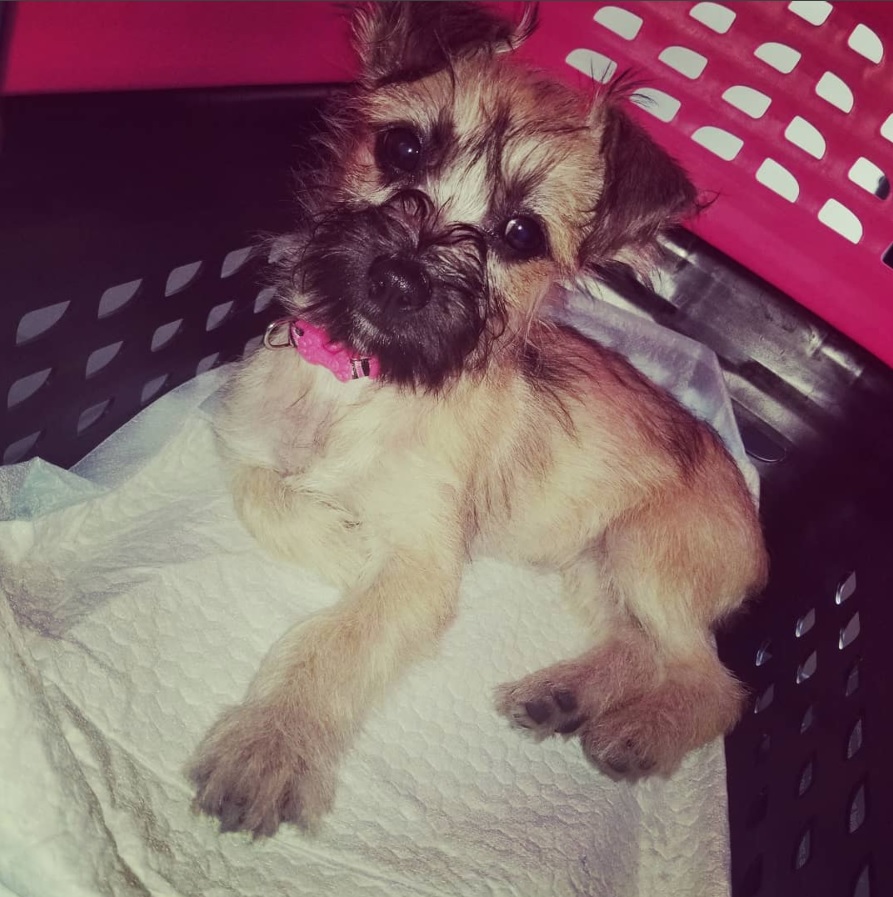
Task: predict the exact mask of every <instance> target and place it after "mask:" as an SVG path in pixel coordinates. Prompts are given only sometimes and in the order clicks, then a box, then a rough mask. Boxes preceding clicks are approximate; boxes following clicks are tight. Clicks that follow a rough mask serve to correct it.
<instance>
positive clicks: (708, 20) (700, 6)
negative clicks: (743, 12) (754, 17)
mask: <svg viewBox="0 0 893 897" xmlns="http://www.w3.org/2000/svg"><path fill="white" fill-rule="evenodd" d="M688 14H689V15H690V16H691V17H692V18H693V19H697V20H698V21H699V22H700V23H701V24H702V25H706V26H707V27H708V28H710V29H711V30H712V31H715V32H716V33H717V34H725V33H726V32H727V31H728V30H729V28H731V27H732V23H733V22H734V21H735V13H733V12H732V10H730V9H729V8H728V7H726V6H720V4H719V3H696V4H695V5H694V6H693V7H692V8H691V9H690V10H689V11H688Z"/></svg>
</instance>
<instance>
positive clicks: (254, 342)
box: [243, 336, 264, 355]
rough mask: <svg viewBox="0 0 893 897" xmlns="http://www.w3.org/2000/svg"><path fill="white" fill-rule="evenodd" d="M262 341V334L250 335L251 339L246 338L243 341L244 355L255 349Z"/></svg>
mask: <svg viewBox="0 0 893 897" xmlns="http://www.w3.org/2000/svg"><path fill="white" fill-rule="evenodd" d="M263 341H264V338H263V337H262V336H252V337H251V339H250V340H248V342H247V343H245V348H244V350H243V354H244V355H248V354H250V353H251V352H253V351H254V350H255V349H257V348H258V347H259V346H260V344H261V343H262V342H263Z"/></svg>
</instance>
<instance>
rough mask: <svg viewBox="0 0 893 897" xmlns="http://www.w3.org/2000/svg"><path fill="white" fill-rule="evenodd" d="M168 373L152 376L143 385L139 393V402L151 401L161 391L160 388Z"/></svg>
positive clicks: (165, 381)
mask: <svg viewBox="0 0 893 897" xmlns="http://www.w3.org/2000/svg"><path fill="white" fill-rule="evenodd" d="M168 376H169V375H168V374H162V375H161V376H160V377H154V378H153V379H151V380H150V381H149V382H148V383H146V385H145V386H143V391H142V392H141V393H140V403H141V404H143V405H145V404H146V402H150V401H152V399H154V398H155V396H157V395H158V393H159V392H160V391H161V388H162V387H163V386H164V384H165V383H167V378H168Z"/></svg>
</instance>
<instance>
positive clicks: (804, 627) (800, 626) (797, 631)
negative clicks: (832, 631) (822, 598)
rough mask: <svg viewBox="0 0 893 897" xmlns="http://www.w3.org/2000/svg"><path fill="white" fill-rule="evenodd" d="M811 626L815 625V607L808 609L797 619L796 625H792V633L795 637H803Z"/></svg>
mask: <svg viewBox="0 0 893 897" xmlns="http://www.w3.org/2000/svg"><path fill="white" fill-rule="evenodd" d="M813 626H815V609H810V610H809V611H807V612H806V613H805V614H804V615H803V616H802V617H800V619H799V620H797V625H796V626H795V627H794V635H796V636H797V638H803V636H804V635H806V633H807V632H809V630H810V629H812V627H813Z"/></svg>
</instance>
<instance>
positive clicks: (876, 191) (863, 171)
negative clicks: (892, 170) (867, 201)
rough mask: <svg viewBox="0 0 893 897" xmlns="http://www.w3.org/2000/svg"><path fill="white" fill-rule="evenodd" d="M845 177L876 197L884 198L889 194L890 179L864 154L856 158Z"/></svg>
mask: <svg viewBox="0 0 893 897" xmlns="http://www.w3.org/2000/svg"><path fill="white" fill-rule="evenodd" d="M847 177H848V178H849V179H850V180H851V181H852V182H853V183H854V184H858V185H859V186H860V187H861V188H862V189H863V190H866V191H868V192H869V193H871V194H872V195H873V196H876V197H877V198H878V199H886V198H887V197H888V196H889V195H890V181H889V180H888V179H887V175H885V174H884V172H883V171H881V169H880V168H878V167H877V165H875V164H874V162H872V161H870V160H869V159H866V158H865V157H864V156H859V158H858V159H856V161H855V162H854V163H853V167H852V168H851V169H850V170H849V173H848V174H847Z"/></svg>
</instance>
